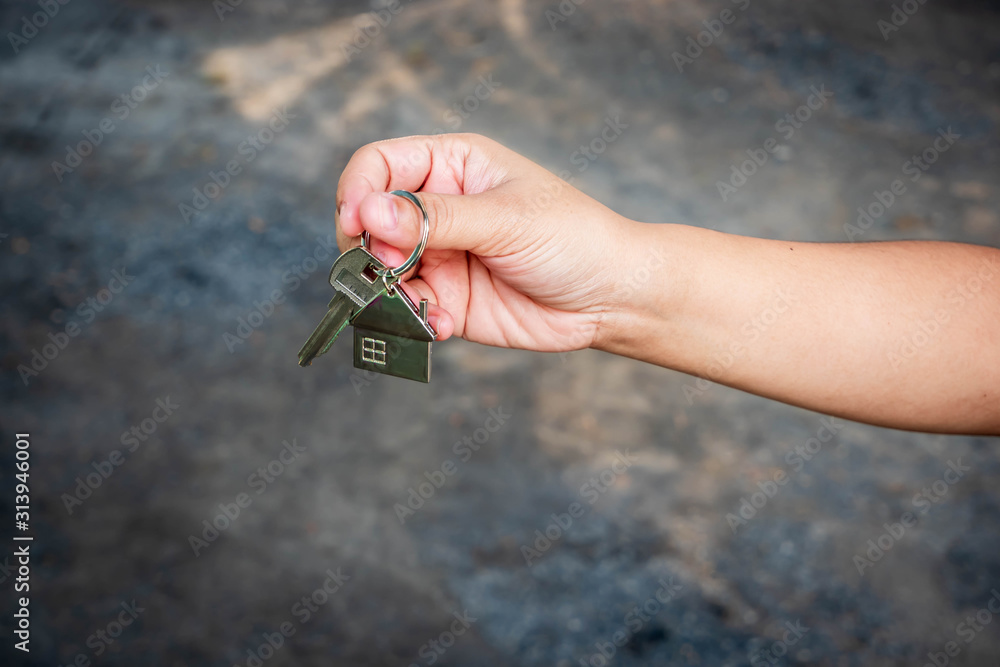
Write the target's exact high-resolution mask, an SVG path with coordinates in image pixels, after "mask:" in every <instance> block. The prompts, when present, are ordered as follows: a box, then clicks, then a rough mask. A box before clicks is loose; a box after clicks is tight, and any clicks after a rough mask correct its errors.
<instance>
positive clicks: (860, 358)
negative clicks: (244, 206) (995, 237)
mask: <svg viewBox="0 0 1000 667" xmlns="http://www.w3.org/2000/svg"><path fill="white" fill-rule="evenodd" d="M394 189H404V190H410V191H414V192H419V196H420V197H421V200H422V201H423V203H424V206H425V207H426V208H427V209H428V212H429V216H430V219H431V233H430V238H429V242H428V246H427V251H426V252H425V253H424V255H423V259H422V260H421V265H420V267H419V269H418V272H416V273H415V274H412V273H411V275H409V276H406V277H405V279H406V280H407V283H406V284H407V286H408V288H409V289H411V290H413V291H415V292H417V293H418V294H417V296H419V297H422V298H427V299H428V300H429V301H430V302H431V304H433V305H432V308H431V310H430V320H431V323H432V324H433V325H434V327H435V329H436V330H437V331H438V334H439V338H447V337H448V336H450V335H452V334H456V335H460V336H463V337H464V338H467V339H469V340H472V341H476V342H480V343H485V344H489V345H498V346H504V347H517V348H524V349H532V350H540V351H565V350H574V349H581V348H585V347H594V348H597V349H602V350H606V351H608V352H613V353H615V354H621V355H625V356H629V357H633V358H635V359H641V360H643V361H648V362H651V363H655V364H659V365H661V366H665V367H667V368H673V369H676V370H680V371H683V372H686V373H691V374H694V375H698V376H700V377H702V378H707V379H709V380H712V381H715V382H720V383H722V384H726V385H729V386H732V387H737V388H740V389H743V390H746V391H749V392H753V393H756V394H760V395H763V396H767V397H770V398H774V399H777V400H780V401H784V402H787V403H791V404H794V405H799V406H803V407H806V408H809V409H812V410H817V411H821V412H826V413H830V414H833V415H837V416H842V417H846V418H849V419H855V420H859V421H864V422H869V423H873V424H879V425H883V426H891V427H894V428H903V429H913V430H925V431H940V432H964V433H991V434H1000V250H997V249H993V248H986V247H980V246H971V245H963V244H957V243H937V242H897V243H864V244H819V243H792V242H784V241H770V240H762V239H755V238H748V237H741V236H735V235H730V234H722V233H718V232H713V231H709V230H705V229H700V228H695V227H686V226H681V225H668V224H643V223H638V222H633V221H631V220H627V219H625V218H623V217H622V216H620V215H618V214H616V213H615V212H613V211H611V210H609V209H608V208H606V207H604V206H602V205H601V204H600V203H598V202H596V201H594V200H593V199H591V198H589V197H587V196H586V195H584V194H583V193H582V192H580V191H579V190H576V189H575V188H573V187H572V186H570V185H569V184H568V183H566V181H564V180H562V179H560V178H558V177H557V176H555V175H553V174H551V173H550V172H548V171H546V170H545V169H542V168H541V167H539V166H538V165H536V164H534V163H533V162H531V161H529V160H527V159H525V158H523V157H521V156H520V155H517V154H516V153H513V152H512V151H510V150H508V149H506V148H504V147H503V146H500V145H499V144H497V143H496V142H493V141H490V140H488V139H485V138H483V137H478V136H475V135H441V136H435V137H407V138H404V139H394V140H390V141H384V142H378V143H375V144H370V145H368V146H365V147H364V148H362V149H361V150H359V151H358V152H357V153H356V154H355V156H354V157H353V158H352V159H351V161H350V163H349V164H348V165H347V168H346V169H345V170H344V173H343V175H342V176H341V179H340V184H339V186H338V190H337V205H338V241H339V242H340V245H341V247H342V248H346V247H348V246H351V245H356V244H357V243H358V241H357V236H358V235H359V234H360V233H361V232H362V230H368V231H369V232H370V233H371V235H372V236H373V238H374V239H375V241H374V243H373V246H372V247H373V250H374V251H375V252H376V254H379V255H381V256H382V259H383V261H385V262H386V263H387V264H390V265H398V264H399V263H401V262H402V260H403V258H404V257H405V254H404V253H403V252H402V251H401V250H400V248H404V249H409V248H412V247H413V246H414V245H415V244H416V242H417V238H418V236H419V219H418V216H417V211H416V208H415V207H413V206H412V205H410V204H407V203H405V202H403V203H402V204H401V203H400V201H401V200H400V199H399V198H398V197H394V196H391V195H387V194H385V193H386V192H388V191H390V190H394ZM406 254H408V252H407V253H406ZM701 383H702V384H704V380H701Z"/></svg>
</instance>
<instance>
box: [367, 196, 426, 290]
mask: <svg viewBox="0 0 1000 667" xmlns="http://www.w3.org/2000/svg"><path fill="white" fill-rule="evenodd" d="M389 194H393V195H396V196H398V197H403V198H405V199H409V200H410V201H411V202H413V203H414V205H416V207H417V208H418V209H420V212H421V213H422V214H423V216H424V224H423V229H422V231H421V232H420V242H419V243H417V247H416V248H414V249H413V252H412V253H410V256H409V257H408V258H407V259H406V261H405V262H403V263H402V264H400V265H399V266H397V267H396V268H394V269H390V268H386V269H383V270H381V271H378V275H380V276H381V277H382V280H383V281H384V282H385V285H386V287H391V286H392V285H394V284H396V283H397V282H399V278H400V276H402V275H403V274H404V273H406V272H407V271H409V270H410V269H412V268H413V267H414V266H416V265H417V262H419V261H420V256H421V255H423V254H424V248H425V247H426V246H427V236H428V235H429V234H430V231H431V221H430V219H429V218H428V217H427V209H425V208H424V205H423V203H422V202H421V201H420V199H419V198H418V197H417V196H416V195H415V194H413V193H412V192H407V191H406V190H393V191H392V192H390V193H389ZM368 243H369V238H368V230H367V229H366V230H365V231H364V232H362V233H361V247H362V248H364V249H365V250H368Z"/></svg>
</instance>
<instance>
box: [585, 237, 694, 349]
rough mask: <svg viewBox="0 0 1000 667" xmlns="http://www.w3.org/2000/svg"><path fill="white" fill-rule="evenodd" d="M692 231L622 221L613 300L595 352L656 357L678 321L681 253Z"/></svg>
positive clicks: (683, 286)
mask: <svg viewBox="0 0 1000 667" xmlns="http://www.w3.org/2000/svg"><path fill="white" fill-rule="evenodd" d="M691 230H692V228H690V227H686V226H683V225H675V224H652V223H642V222H636V221H632V220H627V221H626V222H625V223H624V224H623V225H622V229H621V231H620V232H619V234H620V236H619V240H620V242H621V244H622V252H621V253H620V254H619V259H618V260H617V262H616V264H617V267H618V268H617V271H616V274H615V275H616V278H615V285H614V289H613V292H612V294H613V296H612V298H611V299H610V300H609V304H608V309H607V311H606V312H605V314H604V317H603V318H602V319H601V324H600V327H599V328H598V331H597V334H596V335H595V337H594V344H593V345H592V347H593V348H594V349H598V350H602V351H605V352H611V353H613V354H619V355H623V356H627V357H632V358H635V359H642V360H644V361H653V362H655V363H662V362H663V360H661V359H658V358H656V357H659V356H660V355H659V354H658V352H661V348H662V347H663V341H664V339H665V338H669V331H670V330H671V328H672V327H675V326H676V322H677V321H678V320H679V319H681V318H682V317H683V310H684V308H683V304H684V303H685V302H686V301H687V294H688V292H689V285H688V281H687V277H688V276H690V275H691V271H690V267H687V268H686V267H685V266H684V264H685V261H686V259H687V258H689V257H691V253H689V252H687V251H686V250H685V248H686V246H687V244H688V241H689V237H690V233H689V232H690V231H691Z"/></svg>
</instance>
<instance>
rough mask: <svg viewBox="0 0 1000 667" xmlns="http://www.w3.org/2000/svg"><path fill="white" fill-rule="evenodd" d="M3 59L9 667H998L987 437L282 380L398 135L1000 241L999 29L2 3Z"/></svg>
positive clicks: (686, 381)
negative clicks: (373, 156) (338, 196)
mask: <svg viewBox="0 0 1000 667" xmlns="http://www.w3.org/2000/svg"><path fill="white" fill-rule="evenodd" d="M0 28H2V31H0V32H2V34H3V35H4V39H3V44H0V255H2V262H0V279H2V281H3V293H2V297H0V298H2V302H0V303H2V306H0V312H2V327H0V345H2V349H0V360H2V367H3V376H2V393H3V404H2V405H3V408H2V415H0V420H2V426H0V434H2V439H3V450H2V451H3V454H2V458H3V461H2V464H0V465H2V466H3V471H4V475H3V480H4V489H3V491H2V493H0V508H2V510H3V519H2V522H0V523H2V525H3V535H4V541H5V542H7V543H8V544H10V545H12V546H10V547H9V548H7V547H5V549H4V550H3V555H2V556H0V558H3V560H2V561H0V588H2V590H3V595H2V596H0V608H2V610H3V611H2V619H3V620H2V621H0V625H2V627H3V628H4V629H5V630H4V632H3V637H4V639H3V645H2V649H0V651H2V653H0V655H2V656H5V657H4V658H2V661H3V662H4V664H12V665H15V664H16V665H70V664H73V665H91V664H92V665H105V666H111V665H193V666H202V665H219V666H229V665H239V666H241V667H260V666H261V665H266V666H267V667H276V666H279V665H309V666H312V665H317V666H318V665H401V666H404V667H405V666H407V665H431V664H436V665H499V666H504V665H532V666H533V665H539V666H541V665H545V666H560V667H570V666H576V665H593V666H595V667H600V666H601V665H605V664H616V665H629V666H631V665H748V664H749V665H772V664H773V665H781V664H788V665H798V664H819V665H838V666H839V665H845V666H846V665H902V664H907V665H923V664H938V665H943V664H955V665H996V664H998V656H1000V622H993V623H990V621H991V620H993V614H994V612H993V611H992V610H991V609H990V605H991V604H992V605H993V607H994V608H1000V607H997V602H991V600H996V601H1000V593H998V592H997V591H998V590H1000V530H998V520H1000V451H998V441H997V440H996V439H990V438H974V437H940V436H931V435H920V434H912V433H904V432H898V431H893V430H887V429H880V428H874V427H869V426H864V425H859V424H854V423H849V422H843V421H840V420H832V421H831V420H829V419H828V418H824V417H823V416H822V415H819V414H814V413H811V412H808V411H805V410H801V409H797V408H792V407H788V406H785V405H781V404H778V403H774V402H770V401H767V400H764V399H759V398H756V397H753V396H750V395H747V394H743V393H740V392H738V391H735V390H730V389H727V388H725V387H722V386H716V385H712V384H711V383H707V382H706V381H704V380H703V381H701V382H699V381H697V379H696V378H693V377H690V376H686V375H682V374H679V373H676V372H672V371H668V370H665V369H661V368H656V367H651V366H647V365H644V364H642V363H639V362H636V361H632V360H628V359H622V358H616V357H612V356H610V355H606V354H602V353H598V352H592V351H581V352H575V353H571V354H563V355H558V354H535V353H528V352H520V351H510V350H499V349H493V348H486V347H480V346H476V345H472V344H469V343H466V342H464V341H459V340H450V341H447V342H445V343H437V344H435V345H434V355H433V359H434V369H433V379H432V382H431V383H430V384H429V385H421V384H417V383H412V382H407V381H404V380H399V379H396V378H391V377H382V376H378V377H375V376H369V375H365V374H362V373H360V372H359V371H355V370H354V369H353V367H352V362H351V359H352V350H351V345H350V342H349V339H345V340H342V341H338V343H337V344H336V345H335V347H334V348H333V349H332V351H331V352H330V353H329V354H328V355H327V356H325V357H323V358H322V359H320V360H319V361H317V362H316V363H315V364H314V365H313V366H312V367H310V368H307V369H302V368H299V367H298V366H297V365H296V352H297V351H298V349H299V347H300V345H301V344H302V342H303V341H304V340H305V339H306V337H307V336H308V335H309V333H310V332H311V331H312V328H313V327H314V326H315V325H316V323H317V322H318V321H319V318H320V316H321V314H322V313H323V311H324V308H325V305H326V303H327V301H328V299H329V298H330V296H331V289H330V287H329V285H328V284H327V282H326V278H327V273H328V271H329V267H330V265H331V264H332V262H333V259H334V256H335V255H334V253H335V251H332V250H331V249H332V247H333V246H334V245H335V244H334V241H333V236H332V234H333V229H334V221H333V212H334V209H335V189H336V182H337V178H338V177H339V174H340V171H341V170H342V169H343V167H344V165H345V164H346V162H347V160H348V159H349V158H350V156H351V155H352V153H353V152H354V151H355V150H356V149H358V148H359V147H360V146H362V145H364V144H365V143H368V142H371V141H375V140H379V139H385V138H389V137H396V136H402V135H409V134H421V133H428V134H429V133H435V132H454V131H462V132H477V133H482V134H485V135H488V136H490V137H493V138H494V139H497V140H498V141H500V142H502V143H504V144H506V145H507V146H509V147H511V148H512V149H514V150H516V151H519V152H521V153H523V154H525V155H527V156H529V157H530V158H532V159H534V160H536V161H538V162H539V163H541V164H543V165H545V166H546V167H547V168H549V169H551V170H553V171H555V172H560V171H562V170H566V171H568V172H569V173H570V174H571V175H572V177H573V183H574V185H576V186H578V187H580V188H581V189H583V190H584V191H586V192H587V193H589V194H590V195H592V196H593V197H595V198H597V199H598V200H600V201H602V202H603V203H605V204H606V205H608V206H610V207H611V208H613V209H615V210H617V211H619V212H621V213H622V214H624V215H627V216H629V217H632V218H635V219H638V220H644V221H648V222H680V223H685V224H690V225H698V226H703V227H711V228H713V229H718V230H723V231H727V232H733V233H739V234H746V235H752V236H762V237H769V238H785V239H795V240H800V241H824V242H848V241H854V242H864V241H876V240H885V239H901V238H921V239H951V240H958V241H966V242H972V243H981V244H987V245H993V246H997V245H1000V214H998V204H1000V189H998V186H997V183H998V182H1000V140H998V132H997V127H998V123H1000V11H998V3H989V2H973V1H972V0H963V1H961V2H958V1H952V2H947V3H946V2H926V3H922V4H921V3H920V2H917V0H907V1H904V2H896V3H889V2H868V3H860V2H858V3H847V2H824V3H792V2H779V1H778V0H738V1H733V2H730V1H729V0H714V1H702V0H674V1H658V0H642V1H640V0H628V1H624V0H622V1H616V2H598V1H597V0H586V1H584V0H562V2H555V1H549V2H536V1H532V0H500V1H497V2H470V1H468V0H413V1H412V2H410V1H405V0H403V1H401V2H391V3H390V2H375V3H369V2H365V1H360V0H359V1H338V2H321V1H320V0H214V1H213V0H198V1H194V0H164V1H162V2H138V1H135V2H122V1H115V0H68V1H66V2H63V0H48V1H47V0H42V1H41V2H39V1H37V0H32V1H27V0H26V1H11V0H4V1H3V2H2V4H0ZM819 93H821V94H819ZM610 127H614V128H615V129H614V130H610V129H608V128H610ZM956 135H957V138H956ZM946 136H947V137H950V138H949V139H945V138H944V137H946ZM602 137H603V138H602ZM772 140H773V141H772ZM935 141H937V143H936V144H935ZM765 144H766V145H768V146H770V147H771V148H769V151H770V152H769V153H768V156H767V160H766V162H765V163H764V164H758V165H754V164H748V163H747V160H748V159H752V157H753V156H754V155H758V156H759V155H760V149H761V148H762V147H763V146H765ZM772 149H773V150H772ZM748 151H750V152H749V153H748ZM739 174H742V176H743V179H742V181H741V179H740V175H739ZM897 179H898V180H900V182H901V183H902V184H904V188H903V191H901V192H899V193H897V194H896V195H895V196H894V197H893V200H892V202H891V203H890V204H886V203H885V201H883V202H882V204H883V205H882V208H881V209H880V208H879V206H877V205H876V204H878V203H879V196H878V195H876V193H884V192H886V191H890V188H891V184H892V183H893V182H894V181H895V180H897ZM720 184H727V186H722V185H720ZM881 197H882V199H883V200H884V199H886V196H885V195H884V194H881ZM859 208H861V210H862V212H865V213H867V215H862V214H860V213H859V210H858V209H859ZM869 216H870V217H869ZM845 225H846V227H845ZM650 270H651V272H652V274H653V275H654V276H655V278H654V279H656V280H662V281H667V280H670V276H669V275H662V272H661V274H657V271H656V267H650ZM821 353H822V351H817V354H821ZM802 372H803V373H808V372H809V369H808V368H803V369H802ZM23 432H28V433H30V442H31V445H30V451H31V454H32V459H31V463H32V467H31V477H30V485H29V486H30V490H31V509H30V514H31V522H30V530H29V531H27V532H28V533H29V534H31V535H33V536H34V542H32V543H31V544H32V546H31V550H32V570H31V582H30V583H31V591H30V595H31V606H30V613H31V619H32V625H31V630H32V634H31V643H30V648H31V652H30V654H25V653H22V652H20V651H17V650H15V649H14V648H13V643H14V641H15V640H14V639H13V637H12V635H11V633H10V630H11V625H12V616H11V614H12V613H13V611H14V609H15V604H16V602H15V599H16V598H17V597H19V596H20V595H21V593H15V591H14V583H15V577H16V569H14V566H16V563H14V562H13V561H14V557H13V555H12V553H13V549H14V548H15V546H17V545H15V543H14V542H11V541H10V539H9V538H10V534H11V533H12V532H14V527H13V526H14V522H13V513H14V484H15V480H14V478H13V476H12V474H13V472H14V470H13V464H14V451H15V444H14V443H15V434H16V433H23ZM776 479H777V480H783V481H782V483H780V484H779V483H778V482H776V481H775V480H776ZM904 522H905V525H904ZM977 619H978V620H977ZM997 620H1000V619H997Z"/></svg>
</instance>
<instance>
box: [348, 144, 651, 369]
mask: <svg viewBox="0 0 1000 667" xmlns="http://www.w3.org/2000/svg"><path fill="white" fill-rule="evenodd" d="M391 190H409V191H411V192H416V193H419V194H418V196H419V197H420V199H421V201H422V202H423V204H424V207H425V208H426V209H427V214H428V216H429V218H430V236H429V239H428V243H427V248H426V250H425V251H424V254H423V257H422V258H421V261H420V264H419V265H418V266H417V268H416V270H415V271H414V272H411V274H410V275H408V276H404V280H405V281H406V282H405V285H406V287H407V288H408V291H410V292H416V293H417V294H416V295H415V296H416V297H417V298H426V299H427V300H428V301H429V302H430V304H431V307H430V308H429V309H428V319H429V321H430V323H431V325H432V326H433V327H434V328H435V330H436V331H437V332H438V338H439V339H445V338H448V337H449V336H451V335H452V334H453V333H454V334H457V335H459V336H462V337H463V338H466V339H468V340H471V341H475V342H478V343H484V344H487V345H496V346H501V347H513V348H522V349H530V350H539V351H545V352H559V351H568V350H577V349H582V348H586V347H589V346H591V345H593V344H594V341H595V339H596V338H597V334H598V330H599V328H600V326H601V322H602V319H603V318H604V317H605V315H606V314H607V313H608V312H609V309H611V308H612V307H613V306H614V304H615V301H616V300H615V295H616V293H617V289H616V288H617V286H616V280H617V278H618V276H617V275H616V271H615V269H616V268H617V267H620V266H621V264H620V263H619V261H622V260H621V257H620V256H621V255H622V254H623V253H624V252H625V248H626V246H627V243H626V242H627V240H628V239H629V238H630V235H629V232H628V230H627V228H628V227H629V226H630V225H636V224H637V223H631V222H630V221H628V220H626V219H625V218H623V217H621V216H619V215H617V214H616V213H614V212H613V211H611V210H610V209H608V208H606V207H604V206H603V205H601V204H599V203H598V202H596V201H594V200H593V199H591V198H589V197H587V196H586V195H584V194H583V193H582V192H580V191H579V190H577V189H576V188H573V187H572V186H570V185H569V184H568V183H566V182H565V181H563V180H562V179H560V178H558V177H557V176H555V175H554V174H552V173H550V172H548V171H546V170H545V169H543V168H542V167H540V166H538V165H536V164H535V163H533V162H531V161H530V160H528V159H526V158H524V157H522V156H520V155H518V154H516V153H514V152H513V151H510V150H508V149H507V148H504V147H503V146H501V145H500V144H498V143H496V142H494V141H491V140H489V139H486V138H485V137H481V136H478V135H471V134H452V135H437V136H417V137H406V138H403V139H392V140H388V141H381V142H377V143H373V144H369V145H367V146H365V147H363V148H361V149H360V150H359V151H358V152H357V153H355V154H354V156H353V157H352V158H351V161H350V162H349V163H348V165H347V167H346V168H345V169H344V173H343V175H342V176H341V178H340V184H339V186H338V190H337V211H338V226H337V238H338V243H339V244H340V247H341V249H342V250H343V249H346V248H348V247H352V246H356V245H359V244H360V239H359V238H357V237H358V236H359V235H360V234H361V232H362V230H368V232H369V234H370V235H371V237H372V246H371V250H372V252H373V253H374V254H375V255H376V256H377V257H379V258H380V259H381V260H382V261H383V262H385V263H386V264H387V265H389V266H398V265H400V264H401V263H402V262H403V260H404V259H405V258H406V257H407V256H408V255H409V252H410V249H411V248H413V247H414V246H415V245H416V244H417V241H418V239H419V236H420V230H421V225H422V216H421V215H420V212H419V211H418V210H417V207H416V206H414V205H413V204H412V203H410V202H408V201H406V200H405V199H403V198H401V197H398V196H396V195H390V194H387V193H388V192H389V191H391ZM401 248H402V249H404V250H400V249H401Z"/></svg>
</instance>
